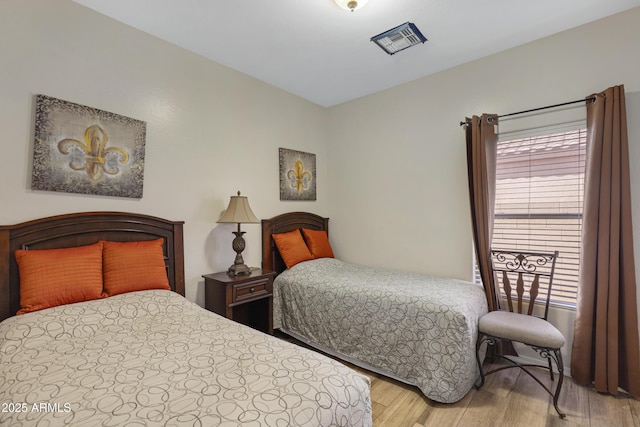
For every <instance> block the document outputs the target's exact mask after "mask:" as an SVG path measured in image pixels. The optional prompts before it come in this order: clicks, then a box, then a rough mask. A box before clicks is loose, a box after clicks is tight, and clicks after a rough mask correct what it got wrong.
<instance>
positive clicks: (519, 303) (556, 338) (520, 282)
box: [476, 250, 565, 418]
mask: <svg viewBox="0 0 640 427" xmlns="http://www.w3.org/2000/svg"><path fill="white" fill-rule="evenodd" d="M557 258H558V251H555V252H553V253H540V252H512V251H503V250H491V260H492V266H493V271H494V275H495V278H496V280H497V281H498V282H500V281H501V282H502V288H503V290H504V293H505V295H506V300H507V306H508V309H509V311H506V310H499V311H492V312H489V313H487V314H485V315H484V316H482V317H481V318H480V320H479V322H478V332H479V333H478V341H477V343H476V359H477V361H478V367H479V369H480V383H479V384H478V385H477V386H476V388H478V389H479V388H480V387H482V386H483V385H484V380H485V377H486V376H487V375H490V374H493V373H495V372H498V371H501V370H503V369H508V368H514V367H518V368H520V369H522V370H523V371H524V372H526V373H527V374H528V375H529V376H531V377H532V378H533V379H534V380H536V382H537V383H538V384H540V385H541V386H542V387H543V388H544V389H545V390H546V391H547V393H549V394H550V395H551V396H552V397H553V406H554V407H555V409H556V411H557V412H558V415H559V416H560V418H564V417H565V414H564V413H563V412H562V411H560V409H559V408H558V397H559V396H560V390H561V388H562V381H563V380H564V368H563V363H562V354H561V353H560V349H561V348H562V346H564V343H565V339H564V336H563V335H562V333H560V331H558V329H556V327H555V326H553V325H552V324H551V323H549V322H548V321H547V315H548V314H549V300H550V297H551V284H552V283H553V274H554V271H555V266H556V259H557ZM526 278H528V279H526ZM514 285H515V287H514ZM525 294H526V295H525ZM540 294H542V295H541V297H542V302H543V305H542V307H543V308H544V313H543V315H542V316H540V315H536V314H534V305H535V304H534V302H535V301H536V300H537V299H538V296H539V295H540ZM545 297H546V298H545ZM514 300H515V301H514ZM525 306H527V310H526V312H525V310H524V307H525ZM538 308H539V307H538ZM536 311H537V310H536ZM500 341H512V342H521V343H523V344H526V345H528V346H529V347H531V348H533V349H534V350H535V351H536V352H537V353H538V355H540V357H542V358H543V359H546V360H547V366H544V365H538V364H522V363H519V362H517V361H516V360H514V359H513V358H511V357H508V356H505V355H501V354H496V352H495V351H494V352H493V356H494V357H498V358H501V359H504V360H505V361H507V362H509V364H508V365H506V366H501V367H499V368H496V369H493V370H491V371H489V372H486V373H485V372H484V370H483V367H482V361H481V360H480V350H481V346H482V344H484V343H486V344H487V350H488V349H489V348H490V347H491V346H495V345H496V344H497V343H498V342H500ZM494 349H495V347H494ZM552 361H553V362H555V365H556V369H557V370H558V382H557V385H556V387H555V390H554V391H552V390H551V388H549V387H547V386H546V385H545V384H543V383H542V382H541V381H540V380H539V379H538V378H537V377H536V376H535V375H534V374H533V373H532V372H531V371H530V370H529V369H528V368H531V367H537V368H544V369H548V370H549V374H550V377H551V381H552V382H553V381H554V375H553V366H552V363H551V362H552Z"/></svg>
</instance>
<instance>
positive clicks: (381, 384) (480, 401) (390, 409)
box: [276, 332, 640, 427]
mask: <svg viewBox="0 0 640 427" xmlns="http://www.w3.org/2000/svg"><path fill="white" fill-rule="evenodd" d="M276 336H278V337H280V338H283V339H286V340H288V341H291V342H295V343H297V344H299V345H303V346H304V344H302V343H300V342H298V341H296V340H294V339H293V338H291V337H289V336H286V335H284V334H282V333H280V332H276ZM342 363H345V362H342ZM345 364H346V365H348V366H350V367H351V368H352V369H354V370H356V371H358V372H360V373H362V374H364V375H366V376H368V377H369V378H370V380H371V405H372V409H373V425H374V427H474V426H477V427H488V426H491V427H545V426H546V427H556V426H558V427H559V426H562V427H573V426H585V427H640V401H638V400H635V399H633V398H631V397H614V396H610V395H605V394H600V393H598V392H596V391H595V390H593V389H592V388H588V387H582V386H578V385H576V384H575V383H574V382H573V380H572V379H571V378H569V377H565V380H564V383H563V386H562V392H561V394H560V399H559V402H558V404H559V406H560V409H561V410H562V411H564V412H565V414H566V415H567V417H566V418H565V419H561V418H560V417H559V416H558V414H557V412H556V410H555V408H554V407H553V403H552V399H551V396H549V395H548V394H547V392H546V391H544V390H543V389H542V387H540V385H539V384H538V383H536V382H535V381H534V380H533V379H532V378H531V377H529V376H528V375H527V374H526V373H524V372H522V371H521V370H520V369H517V368H514V369H505V370H503V371H500V372H497V373H495V374H492V375H490V376H488V377H487V378H486V381H485V384H484V386H483V387H482V388H481V389H480V390H476V389H472V390H471V391H469V393H467V395H466V396H465V397H464V398H462V400H460V401H459V402H456V403H450V404H444V403H438V402H434V401H431V400H429V399H427V398H426V397H425V396H424V395H423V394H422V393H421V392H420V390H418V388H417V387H413V386H409V385H406V384H403V383H401V382H398V381H395V380H392V379H390V378H387V377H384V376H381V375H378V374H375V373H373V372H370V371H367V370H365V369H362V368H359V367H357V366H353V365H350V364H349V363H345ZM493 367H494V366H492V365H489V364H487V366H486V369H487V370H490V369H492V368H493ZM538 378H540V379H541V380H542V381H543V382H545V384H546V385H547V386H551V381H550V379H549V375H548V372H546V371H543V370H540V372H539V375H538Z"/></svg>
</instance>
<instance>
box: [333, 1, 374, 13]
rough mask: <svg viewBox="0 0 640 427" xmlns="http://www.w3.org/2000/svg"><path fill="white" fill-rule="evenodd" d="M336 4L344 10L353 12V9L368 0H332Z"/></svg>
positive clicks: (360, 7) (358, 7) (360, 6)
mask: <svg viewBox="0 0 640 427" xmlns="http://www.w3.org/2000/svg"><path fill="white" fill-rule="evenodd" d="M334 1H335V2H336V4H337V5H338V6H340V7H341V8H343V9H344V10H350V11H351V12H353V11H354V10H358V9H362V8H363V7H364V5H365V4H367V2H368V1H369V0H358V1H356V0H334Z"/></svg>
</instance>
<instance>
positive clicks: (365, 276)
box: [262, 212, 487, 403]
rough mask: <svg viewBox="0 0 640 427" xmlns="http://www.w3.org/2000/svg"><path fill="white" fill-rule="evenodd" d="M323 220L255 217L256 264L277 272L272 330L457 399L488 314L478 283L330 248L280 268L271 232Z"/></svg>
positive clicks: (446, 399)
mask: <svg viewBox="0 0 640 427" xmlns="http://www.w3.org/2000/svg"><path fill="white" fill-rule="evenodd" d="M328 225H329V221H328V219H327V218H322V217H320V216H317V215H314V214H310V213H304V212H293V213H287V214H283V215H279V216H276V217H274V218H271V219H269V220H263V221H262V242H263V248H262V254H263V265H262V267H263V268H265V269H270V270H274V271H276V273H278V276H277V277H276V279H275V281H274V287H273V288H274V328H278V329H280V330H281V331H283V332H285V333H286V334H289V335H291V336H293V337H294V338H297V339H298V340H301V341H303V342H305V343H306V344H308V345H310V346H312V347H315V348H317V349H319V350H321V351H323V352H326V353H329V354H331V355H334V356H337V357H339V358H341V359H343V360H346V361H349V362H351V363H354V364H356V365H358V366H361V367H363V368H366V369H369V370H372V371H374V372H378V373H381V374H383V375H385V376H388V377H392V378H395V379H397V380H400V381H402V382H405V383H408V384H411V385H415V386H417V387H418V388H419V389H420V390H421V391H422V392H423V393H424V395H425V396H427V397H428V398H430V399H432V400H435V401H438V402H443V403H453V402H456V401H458V400H460V399H461V398H462V397H464V396H465V395H466V394H467V392H468V391H469V390H470V389H471V387H472V386H473V385H474V383H475V382H476V380H477V379H478V375H479V373H478V367H477V362H476V356H475V343H476V338H477V325H478V319H479V318H480V316H482V315H483V314H484V313H486V312H487V303H486V298H485V295H484V290H483V289H482V287H480V286H477V285H474V284H472V283H469V282H465V281H461V280H455V279H445V278H441V277H435V276H428V275H423V274H410V273H401V272H396V271H390V270H385V269H377V268H371V267H362V266H357V265H352V264H348V263H344V262H342V261H340V260H338V259H335V258H332V257H331V256H330V255H331V252H332V251H325V253H328V254H329V256H324V257H319V258H318V257H316V259H311V260H306V261H302V262H299V263H296V264H295V265H293V266H291V265H289V268H287V266H286V264H285V261H284V260H283V257H282V256H281V253H280V251H279V250H278V245H277V242H276V241H275V239H274V238H273V236H274V235H276V236H279V235H280V236H285V235H287V234H288V233H291V232H294V234H295V231H296V230H315V231H324V232H326V233H328ZM307 234H309V233H306V234H305V239H306V243H307V245H309V246H310V247H311V246H313V244H312V242H310V241H309V239H308V238H307ZM325 244H326V242H325ZM289 249H290V248H289Z"/></svg>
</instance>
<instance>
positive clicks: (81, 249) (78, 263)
mask: <svg viewBox="0 0 640 427" xmlns="http://www.w3.org/2000/svg"><path fill="white" fill-rule="evenodd" d="M15 256H16V262H17V263H18V271H19V272H20V307H21V308H20V310H19V311H18V313H17V314H24V313H29V312H31V311H38V310H42V309H45V308H50V307H55V306H58V305H63V304H71V303H74V302H81V301H89V300H93V299H98V298H102V297H103V296H104V295H103V293H102V243H95V244H93V245H88V246H77V247H73V248H62V249H38V250H25V249H18V250H17V251H15Z"/></svg>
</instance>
